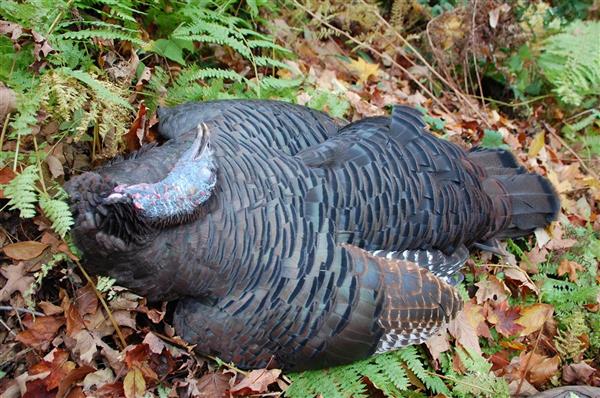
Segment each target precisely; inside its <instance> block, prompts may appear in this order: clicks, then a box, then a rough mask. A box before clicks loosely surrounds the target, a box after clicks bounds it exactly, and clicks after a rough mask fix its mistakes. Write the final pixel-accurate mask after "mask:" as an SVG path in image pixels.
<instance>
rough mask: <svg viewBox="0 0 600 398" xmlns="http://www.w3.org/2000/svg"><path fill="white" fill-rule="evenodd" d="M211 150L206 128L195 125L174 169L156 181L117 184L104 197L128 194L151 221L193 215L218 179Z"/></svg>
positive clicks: (113, 198) (119, 197) (112, 199)
mask: <svg viewBox="0 0 600 398" xmlns="http://www.w3.org/2000/svg"><path fill="white" fill-rule="evenodd" d="M216 169H217V167H216V164H215V161H214V155H213V151H212V149H211V148H210V145H209V143H208V130H207V129H206V127H205V126H204V125H203V126H202V127H201V126H199V127H198V136H197V137H196V139H195V140H194V142H193V143H192V146H191V148H190V149H188V150H187V151H186V152H185V153H184V154H183V155H182V156H181V158H180V159H179V160H178V161H177V163H176V164H175V166H174V167H173V169H172V170H171V171H170V172H169V174H168V175H167V176H166V177H165V178H164V179H163V180H162V181H159V182H157V183H155V184H147V183H141V184H135V185H119V186H117V187H115V188H114V190H113V193H111V194H110V195H109V196H108V197H107V201H110V202H117V201H120V200H122V199H124V198H127V199H128V200H130V201H131V203H132V204H133V207H134V208H135V211H136V213H137V214H138V216H139V217H141V218H143V219H144V220H145V221H147V222H149V223H150V224H155V223H163V224H169V223H170V221H177V220H182V219H187V218H188V217H192V216H193V215H194V214H195V213H196V211H197V210H198V208H199V206H201V205H202V203H204V202H206V201H207V200H208V198H210V196H211V194H212V192H213V189H214V187H215V185H216V182H217V173H216V171H217V170H216Z"/></svg>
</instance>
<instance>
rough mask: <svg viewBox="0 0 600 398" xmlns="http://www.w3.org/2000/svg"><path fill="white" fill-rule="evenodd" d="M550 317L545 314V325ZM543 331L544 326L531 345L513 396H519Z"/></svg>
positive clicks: (547, 313)
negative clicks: (531, 347)
mask: <svg viewBox="0 0 600 398" xmlns="http://www.w3.org/2000/svg"><path fill="white" fill-rule="evenodd" d="M549 315H550V312H546V318H545V319H544V323H546V321H547V320H548V318H549ZM543 331H544V326H543V324H542V328H541V329H540V332H539V333H538V335H537V338H536V339H535V344H534V345H533V349H532V350H531V351H530V353H529V356H528V357H527V360H526V361H525V367H524V370H523V374H522V375H521V378H520V379H519V385H518V386H517V391H516V392H515V396H519V392H521V387H522V386H523V382H524V381H525V378H526V377H527V372H528V371H529V364H530V362H531V357H532V356H533V354H534V353H535V350H537V347H538V345H539V344H540V340H541V338H542V332H543Z"/></svg>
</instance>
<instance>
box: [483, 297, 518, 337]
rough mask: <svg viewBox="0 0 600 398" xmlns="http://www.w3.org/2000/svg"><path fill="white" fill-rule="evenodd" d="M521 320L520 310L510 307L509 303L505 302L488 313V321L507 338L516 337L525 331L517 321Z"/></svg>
mask: <svg viewBox="0 0 600 398" xmlns="http://www.w3.org/2000/svg"><path fill="white" fill-rule="evenodd" d="M518 318H519V309H518V308H516V307H509V305H508V301H503V302H501V303H498V304H496V305H495V306H494V308H493V309H492V310H491V311H488V316H487V320H488V322H490V323H491V324H493V325H494V326H495V327H496V330H497V331H498V333H500V334H501V335H503V336H505V337H511V336H515V335H516V334H517V333H519V332H521V331H522V330H523V326H522V325H520V324H518V323H516V322H515V321H516V320H517V319H518Z"/></svg>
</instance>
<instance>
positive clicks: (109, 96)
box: [60, 68, 133, 109]
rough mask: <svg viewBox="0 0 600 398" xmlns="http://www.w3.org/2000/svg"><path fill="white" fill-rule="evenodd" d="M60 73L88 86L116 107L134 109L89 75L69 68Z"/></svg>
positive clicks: (62, 69)
mask: <svg viewBox="0 0 600 398" xmlns="http://www.w3.org/2000/svg"><path fill="white" fill-rule="evenodd" d="M60 71H61V72H62V73H64V74H66V75H68V76H71V77H74V78H75V79H77V80H79V81H81V82H82V83H84V84H86V85H87V86H89V87H90V88H91V89H92V90H94V91H95V92H96V94H97V95H98V96H99V97H100V98H102V99H104V100H105V101H108V102H112V103H114V104H115V105H120V106H123V107H125V108H127V109H133V108H132V106H131V104H129V102H127V101H126V100H124V99H123V98H121V97H120V95H119V94H118V93H115V92H113V91H111V89H109V88H107V86H106V85H105V84H104V83H103V82H101V81H100V80H98V79H96V78H95V77H93V76H92V75H90V74H89V73H86V72H83V71H80V70H73V69H69V68H60Z"/></svg>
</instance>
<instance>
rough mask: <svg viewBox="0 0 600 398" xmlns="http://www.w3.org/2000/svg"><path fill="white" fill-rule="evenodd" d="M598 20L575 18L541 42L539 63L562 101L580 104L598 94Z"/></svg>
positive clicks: (599, 81) (599, 24)
mask: <svg viewBox="0 0 600 398" xmlns="http://www.w3.org/2000/svg"><path fill="white" fill-rule="evenodd" d="M599 37H600V22H599V21H587V22H583V21H575V22H573V23H571V24H570V25H569V26H568V27H567V28H566V29H565V31H564V32H562V33H559V34H556V35H553V36H550V37H549V38H548V39H547V40H546V41H545V43H544V47H543V50H542V55H541V56H540V58H539V65H540V67H541V69H542V71H543V72H544V75H545V76H546V78H547V79H548V80H549V81H550V83H552V85H553V86H554V92H555V93H556V94H557V96H558V97H559V99H561V100H562V101H563V102H565V103H567V104H569V105H574V106H579V105H581V103H582V102H583V101H584V99H585V98H586V97H588V96H595V97H598V96H600V45H599V44H598V38H599Z"/></svg>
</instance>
